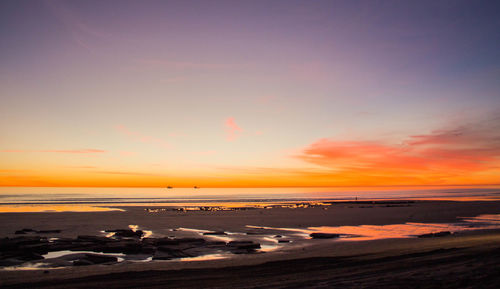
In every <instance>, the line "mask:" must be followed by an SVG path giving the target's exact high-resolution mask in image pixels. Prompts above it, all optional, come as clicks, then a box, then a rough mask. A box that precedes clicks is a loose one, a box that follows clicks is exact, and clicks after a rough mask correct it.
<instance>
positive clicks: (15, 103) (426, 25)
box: [0, 0, 500, 185]
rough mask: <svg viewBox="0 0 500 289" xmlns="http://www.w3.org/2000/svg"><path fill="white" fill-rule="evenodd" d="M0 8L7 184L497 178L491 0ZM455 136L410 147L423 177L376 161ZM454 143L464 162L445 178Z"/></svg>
mask: <svg viewBox="0 0 500 289" xmlns="http://www.w3.org/2000/svg"><path fill="white" fill-rule="evenodd" d="M0 13H1V17H0V23H1V24H0V37H1V41H0V101H1V105H0V135H1V138H0V151H1V152H0V158H1V159H2V161H1V164H0V185H23V184H24V185H44V184H45V185H61V184H62V183H58V181H57V180H58V179H61V178H63V177H62V176H64V178H65V179H72V180H73V179H74V180H76V179H78V180H79V181H74V182H68V183H65V184H69V183H71V184H72V185H88V184H91V183H92V182H91V181H89V180H99V181H94V182H93V183H92V184H95V183H99V182H101V183H102V184H106V180H107V179H109V178H110V175H112V177H114V176H115V175H118V174H125V175H129V176H130V177H131V178H134V177H137V184H143V185H148V184H156V183H155V182H158V181H159V180H163V179H168V180H172V182H174V183H175V182H176V181H178V182H179V183H180V184H187V183H189V182H191V181H192V180H196V179H197V178H198V179H199V178H201V179H203V180H204V181H206V184H209V185H210V184H212V185H214V184H217V185H224V180H226V179H227V180H229V183H231V184H234V183H235V182H237V181H239V180H243V181H245V182H247V183H246V184H249V185H252V184H255V185H269V184H277V185H278V184H279V185H285V184H286V180H287V179H294V178H298V179H301V178H302V179H303V182H302V183H301V182H293V184H294V185H299V184H302V185H314V184H316V183H315V182H318V184H321V185H337V184H342V185H345V184H348V185H360V184H373V182H371V181H368V180H371V179H372V178H376V174H375V173H374V170H370V171H363V170H364V169H366V168H367V166H375V165H377V166H393V169H394V170H396V171H392V168H390V169H391V170H389V171H390V172H385V173H384V175H386V174H400V175H401V176H403V177H405V176H407V180H408V181H407V182H406V183H408V184H423V183H426V182H425V181H424V179H426V178H428V176H429V175H430V174H432V176H433V178H432V182H431V183H432V184H452V183H457V182H458V183H491V182H492V180H493V179H495V178H497V177H499V175H498V167H497V164H498V160H499V156H500V133H499V131H500V130H499V128H500V121H499V117H500V81H498V80H499V79H500V17H498V15H500V4H499V3H497V2H496V1H186V0H183V1H18V0H16V1H8V0H4V1H1V2H0ZM454 131H455V132H456V131H458V133H457V134H456V135H465V136H464V137H463V138H460V139H458V140H454V141H452V142H451V143H447V144H446V147H439V149H447V150H448V151H449V150H453V154H443V153H442V151H440V152H439V153H436V151H435V150H432V152H433V153H429V151H428V150H427V149H428V148H425V150H424V149H423V148H421V147H419V148H418V149H415V150H412V153H411V157H419V158H423V159H424V160H425V161H422V160H414V159H413V161H414V162H415V164H418V166H417V167H418V168H419V169H420V170H422V169H423V170H429V171H428V173H429V174H427V175H425V176H423V175H415V173H414V172H408V171H407V170H406V169H405V170H403V169H402V168H400V167H398V166H395V165H394V164H391V163H380V162H374V161H373V160H374V159H378V158H380V159H383V158H391V156H392V155H389V156H388V155H387V154H386V153H387V151H386V150H385V149H383V148H387V147H390V148H394V147H397V146H400V145H401V144H409V143H412V140H413V139H414V138H415V136H425V138H433V139H434V138H436V136H443V138H445V139H448V138H447V136H448V135H449V134H450V132H454ZM478 131H479V132H481V133H480V135H479V136H478V135H477V134H478V133H477V132H478ZM465 140H466V141H465ZM438 143H439V142H438ZM436 145H437V144H436V143H433V146H436ZM440 145H442V143H440ZM367 146H369V147H370V149H369V150H368V151H367V150H366V147H367ZM372 148H377V149H376V150H375V151H374V150H372ZM318 149H319V152H318V151H317V150H318ZM378 149H380V150H378ZM433 149H435V147H433ZM462 149H467V150H473V151H474V154H473V155H474V157H473V159H469V158H465V159H466V160H467V161H470V162H471V163H462V162H461V163H460V165H461V166H463V168H464V170H462V171H459V172H455V173H453V174H451V175H450V174H444V173H441V171H443V170H446V169H448V168H449V167H453V165H451V163H450V160H449V158H451V157H453V158H457V155H461V156H463V154H457V150H460V152H462V153H463V151H462ZM343 150H351V151H353V150H354V151H356V150H359V151H360V152H363V153H365V154H366V155H364V156H363V159H362V161H361V164H360V159H358V158H355V159H353V157H351V158H348V159H344V158H343V159H338V156H339V154H338V153H337V152H338V151H343ZM96 151H99V153H96ZM389 151H390V152H392V150H389ZM395 151H396V152H397V154H403V153H404V154H406V153H407V152H408V150H404V149H402V150H400V149H396V150H395ZM485 151H488V152H493V153H489V154H487V155H486V154H485V153H484V152H485ZM71 152H73V153H71ZM333 152H334V153H333ZM467 152H468V151H467ZM374 154H375V155H374ZM332 155H334V156H335V157H333V158H332ZM340 155H342V156H345V155H344V154H340ZM405 157H406V156H405ZM486 157H487V158H486ZM318 158H320V159H321V160H320V161H318ZM485 158H486V159H485ZM367 159H368V161H367ZM396 159H400V160H401V161H404V160H406V158H396ZM422 162H424V163H425V164H427V165H426V166H425V167H424V168H423V167H422V165H421V163H422ZM473 163H482V164H485V163H486V164H487V165H485V166H484V167H481V168H480V169H479V168H478V169H477V170H478V171H477V172H476V171H475V172H474V175H469V174H468V173H467V171H466V169H467V170H471V168H476V166H473V165H472V164H473ZM349 164H356V165H349ZM384 169H385V168H384ZM437 171H439V172H440V173H439V174H438V175H436V174H437V173H436V172H437ZM270 172H272V173H270ZM304 172H305V173H304ZM310 174H314V175H313V176H311V175H310ZM336 174H340V175H336ZM346 174H348V175H346ZM349 174H352V175H355V174H358V175H359V174H361V175H362V176H365V178H364V179H365V180H367V181H366V182H364V181H363V178H361V179H357V178H356V179H351V178H350V177H349V176H350V175H349ZM363 174H364V175H363ZM270 175H271V177H273V178H274V179H273V180H271V179H269V181H268V182H267V183H262V184H261V183H259V181H257V180H259V179H265V178H266V177H269V176H270ZM144 176H150V177H151V178H150V179H148V180H144ZM297 176H298V177H297ZM141 178H142V179H141ZM80 179H81V180H80ZM339 179H341V181H338V180H339ZM497 179H498V178H497ZM140 180H142V183H141V181H140ZM252 180H253V181H252ZM118 181H119V180H116V182H114V183H113V184H114V185H116V184H117V182H118ZM252 182H253V183H252ZM387 182H389V183H390V182H392V180H390V179H387ZM403 183H404V182H403ZM134 184H135V183H134Z"/></svg>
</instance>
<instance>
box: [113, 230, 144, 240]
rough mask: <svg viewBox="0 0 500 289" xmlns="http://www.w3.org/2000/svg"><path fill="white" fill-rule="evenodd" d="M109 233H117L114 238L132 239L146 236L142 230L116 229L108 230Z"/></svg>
mask: <svg viewBox="0 0 500 289" xmlns="http://www.w3.org/2000/svg"><path fill="white" fill-rule="evenodd" d="M105 232H108V233H115V235H114V237H131V238H140V237H142V235H144V232H143V231H142V230H137V231H134V230H130V229H116V230H106V231H105Z"/></svg>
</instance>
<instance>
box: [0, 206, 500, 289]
mask: <svg viewBox="0 0 500 289" xmlns="http://www.w3.org/2000/svg"><path fill="white" fill-rule="evenodd" d="M397 201H399V200H397ZM400 205H401V204H400ZM400 205H396V204H395V203H373V202H358V203H356V202H348V203H333V204H331V205H329V206H311V207H296V208H290V207H284V208H282V207H274V208H271V209H251V210H231V211H224V210H221V211H202V210H198V211H176V210H165V211H161V210H160V211H155V212H151V211H148V208H149V207H144V206H139V207H129V206H127V207H124V208H126V211H103V212H58V213H47V212H45V213H0V238H5V237H8V238H15V237H16V236H19V235H15V234H14V232H15V231H16V230H21V229H22V228H31V229H33V230H36V231H38V232H42V231H49V232H50V231H51V230H52V231H54V232H52V233H47V234H44V235H45V236H46V237H47V238H63V239H64V238H66V239H67V238H76V237H77V236H79V235H91V236H97V237H98V236H102V237H103V236H105V233H104V232H103V231H104V230H109V229H121V228H128V227H129V226H131V225H137V226H138V229H140V230H148V231H151V234H152V235H151V236H149V237H151V238H166V237H168V238H199V237H200V236H201V237H202V238H205V239H207V240H209V241H217V240H218V241H220V240H223V241H224V242H226V243H227V242H229V241H230V240H252V242H259V243H260V244H261V245H265V244H276V245H277V246H276V248H275V249H272V250H270V251H263V252H261V253H259V252H257V253H256V254H255V253H252V254H238V255H235V256H233V257H232V258H227V259H218V260H207V261H196V260H194V261H189V262H188V261H187V260H186V261H181V260H169V261H153V262H129V261H125V262H122V263H116V264H112V265H90V266H80V267H65V268H62V269H39V270H25V271H23V270H14V271H7V270H0V280H1V283H0V285H2V286H5V285H8V284H10V285H13V286H14V287H13V288H15V284H21V283H26V282H38V281H43V280H45V281H47V282H49V283H50V282H52V281H51V280H55V279H61V278H62V279H65V280H72V281H68V282H79V281H76V280H77V279H75V278H77V277H83V276H94V275H102V274H112V273H119V272H136V271H151V270H153V271H155V270H175V271H176V272H177V270H181V271H182V270H192V269H200V268H211V267H215V268H221V267H235V266H256V267H254V268H253V269H251V270H257V271H258V270H259V269H258V267H259V266H261V265H262V264H267V263H269V262H284V261H286V260H295V261H294V262H298V263H304V266H306V265H307V264H316V262H318V260H316V259H315V260H312V261H311V260H310V259H311V258H319V257H331V258H337V257H353V256H358V255H363V256H365V257H363V258H368V257H367V256H373V257H374V258H382V257H383V256H391V255H392V256H402V255H405V254H413V253H418V252H420V253H422V254H424V255H425V254H427V253H425V251H426V250H427V251H429V250H440V249H450V248H465V247H471V248H473V247H478V248H479V247H481V246H485V245H488V246H489V245H491V244H500V242H499V241H500V229H498V228H497V229H490V230H483V229H481V228H478V230H476V231H460V232H457V233H454V234H451V235H448V236H443V237H430V238H414V237H413V238H399V239H398V238H382V239H379V240H355V239H349V238H348V237H349V236H342V237H340V238H336V239H326V240H320V239H317V240H316V239H313V240H311V239H309V238H305V237H304V234H306V235H307V234H308V233H309V232H313V231H314V230H315V229H314V228H316V229H317V228H320V227H322V226H330V227H336V228H337V229H338V228H339V227H342V226H343V227H346V226H347V227H349V226H350V227H349V228H354V229H356V230H360V229H365V231H362V232H363V233H367V232H368V231H366V228H371V227H373V226H375V229H377V230H378V229H380V228H385V227H388V229H390V230H393V231H394V230H400V231H401V228H400V227H398V226H396V227H394V226H393V225H397V224H405V223H408V224H409V225H411V226H413V225H412V224H417V225H418V226H417V227H411V226H410V227H409V228H406V227H404V228H403V229H404V230H407V231H408V230H410V232H412V230H416V231H415V234H414V235H417V234H418V233H419V232H420V233H422V232H423V231H418V230H422V228H424V229H426V230H427V229H428V228H426V227H425V226H422V225H419V224H424V225H425V224H431V223H436V224H438V225H439V224H443V226H444V225H446V224H448V223H453V222H459V221H460V220H463V219H461V218H465V217H475V216H478V215H484V214H500V202H494V201H480V202H450V201H416V202H412V203H404V204H402V206H400ZM325 208H326V209H325ZM13 220H15V222H13ZM494 221H495V222H496V221H497V220H496V219H495V220H494ZM470 224H471V225H474V223H470ZM495 224H496V223H495ZM249 225H251V226H249ZM499 225H500V224H499ZM311 228H312V229H311ZM464 228H465V227H464ZM499 228H500V227H499ZM288 229H290V230H289V231H287V230H288ZM292 229H293V230H295V231H293V230H292ZM58 230H60V231H59V232H55V231H58ZM307 230H309V231H307ZM404 230H403V231H401V232H402V233H405V231H404ZM431 230H434V231H435V232H437V230H442V227H441V225H440V226H438V227H437V228H431ZM207 231H212V232H215V231H223V232H227V233H228V235H227V236H225V235H222V236H216V235H214V236H211V235H204V234H203V233H206V232H207ZM304 232H306V233H304ZM397 232H399V231H397ZM425 232H426V231H425ZM30 234H31V235H33V234H35V233H28V235H30ZM278 234H280V235H283V239H288V240H290V241H291V242H290V243H284V244H281V243H278V239H276V238H274V237H276V235H278ZM405 234H407V232H406V233H405ZM388 236H392V235H388ZM102 237H101V238H102ZM280 237H281V236H280ZM344 237H345V238H344ZM218 238H219V239H218ZM221 238H222V239H221ZM273 238H274V239H273ZM377 256H378V257H377ZM297 260H301V261H297ZM305 260H309V261H305ZM364 260H365V262H368V263H369V261H368V259H364ZM311 262H312V263H311ZM349 262H350V261H349ZM349 262H348V263H349ZM320 263H321V262H320ZM368 263H367V264H368ZM346 264H347V263H346ZM349 264H351V263H349ZM266 266H268V265H265V266H264V267H266ZM307 266H309V265H307ZM271 267H272V266H271ZM266 268H267V267H266ZM235 270H236V269H235ZM273 270H274V269H273ZM209 271H210V270H209ZM209 271H207V272H209ZM44 272H49V273H44ZM186 272H187V271H186ZM186 272H184V273H179V274H181V275H182V274H188V273H186ZM274 273H276V274H278V275H279V272H274ZM134 274H135V273H134ZM141 274H142V273H141ZM144 274H145V273H144ZM139 275H140V274H139ZM160 275H161V274H160ZM186 276H187V275H186ZM157 277H158V276H157ZM157 277H155V278H157ZM89 278H91V279H92V278H94V277H89ZM95 278H99V277H95ZM113 278H114V277H113ZM158 278H160V277H158ZM186 278H187V277H186ZM160 279H161V278H160ZM45 281H44V282H45ZM54 282H55V281H54ZM117 282H118V281H117ZM49 283H47V284H49ZM50 284H52V285H54V284H55V283H50ZM115 285H116V284H115ZM116 286H118V285H116ZM49 287H50V286H49ZM117 288H119V287H117ZM152 288H154V287H152Z"/></svg>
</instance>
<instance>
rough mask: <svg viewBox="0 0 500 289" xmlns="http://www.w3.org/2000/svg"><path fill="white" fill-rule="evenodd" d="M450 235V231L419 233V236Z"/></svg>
mask: <svg viewBox="0 0 500 289" xmlns="http://www.w3.org/2000/svg"><path fill="white" fill-rule="evenodd" d="M448 235H451V232H450V231H443V232H437V233H428V234H422V235H418V236H417V237H419V238H434V237H444V236H448Z"/></svg>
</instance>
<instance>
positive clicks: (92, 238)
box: [75, 235, 113, 243]
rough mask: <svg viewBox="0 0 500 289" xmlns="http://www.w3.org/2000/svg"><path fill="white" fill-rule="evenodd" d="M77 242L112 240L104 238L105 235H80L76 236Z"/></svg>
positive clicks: (104, 241)
mask: <svg viewBox="0 0 500 289" xmlns="http://www.w3.org/2000/svg"><path fill="white" fill-rule="evenodd" d="M75 241H77V242H80V241H83V242H92V243H107V242H112V241H113V240H111V239H109V238H106V237H100V236H90V235H80V236H78V237H76V240H75Z"/></svg>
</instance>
